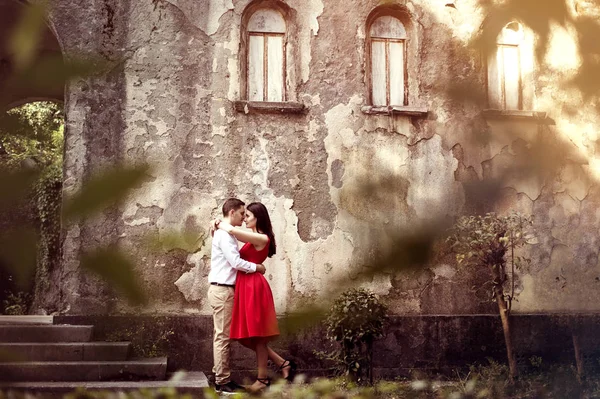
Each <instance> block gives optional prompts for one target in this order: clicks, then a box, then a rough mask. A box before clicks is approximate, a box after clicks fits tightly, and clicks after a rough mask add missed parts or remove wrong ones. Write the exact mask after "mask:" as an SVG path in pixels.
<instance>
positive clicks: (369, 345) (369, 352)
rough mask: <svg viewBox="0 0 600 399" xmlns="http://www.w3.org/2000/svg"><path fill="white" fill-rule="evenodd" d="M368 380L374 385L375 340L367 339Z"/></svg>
mask: <svg viewBox="0 0 600 399" xmlns="http://www.w3.org/2000/svg"><path fill="white" fill-rule="evenodd" d="M366 347H367V381H369V384H370V385H373V340H372V339H367V343H366Z"/></svg>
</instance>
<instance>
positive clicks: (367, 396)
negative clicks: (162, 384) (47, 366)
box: [0, 362, 600, 399]
mask: <svg viewBox="0 0 600 399" xmlns="http://www.w3.org/2000/svg"><path fill="white" fill-rule="evenodd" d="M532 371H533V372H530V373H524V375H523V377H522V378H521V379H520V380H519V381H518V382H517V383H516V384H510V383H508V368H507V367H506V366H504V365H501V364H499V363H495V362H490V364H488V365H485V366H482V365H480V366H472V367H471V368H470V371H469V372H468V373H466V374H464V375H463V374H461V373H459V372H456V378H454V379H452V380H446V381H439V380H438V381H434V380H430V379H413V380H406V381H378V382H377V383H375V384H373V385H372V386H361V385H358V384H356V383H354V382H351V381H349V380H346V379H325V378H322V379H315V380H313V381H311V382H310V383H305V382H304V381H303V376H298V377H297V379H296V383H295V384H286V383H285V381H284V380H280V381H277V382H274V383H273V384H272V385H271V387H270V388H269V389H267V390H266V391H265V392H264V393H263V394H262V395H261V397H263V398H267V399H268V398H273V399H274V398H290V399H292V398H328V399H350V398H364V399H393V398H394V399H469V398H481V399H525V398H539V399H559V398H561V399H562V398H594V397H598V394H599V393H600V390H599V389H598V387H599V386H600V384H599V383H600V380H589V381H587V383H586V384H585V385H581V384H579V383H578V382H577V379H576V375H575V373H574V370H573V368H572V367H564V366H561V367H550V368H547V369H545V370H543V371H541V370H540V369H535V370H532ZM183 376H184V373H176V374H175V377H174V379H180V378H182V377H183ZM203 393H204V397H205V398H213V399H217V398H219V395H218V394H217V393H216V392H215V391H214V390H213V388H205V389H204V392H203ZM64 397H65V398H67V399H84V398H85V399H88V398H89V399H153V398H161V399H170V398H172V399H175V398H185V399H188V398H192V397H196V395H190V394H180V393H178V392H177V391H176V389H175V388H162V389H142V390H136V391H130V392H127V393H123V392H106V391H85V390H83V389H78V390H76V391H74V392H72V393H69V394H66V395H65V396H64ZM231 397H234V398H239V399H242V398H251V397H256V396H252V395H249V394H236V395H233V396H231ZM25 398H32V399H33V398H44V395H32V394H24V393H19V392H4V393H3V392H1V391H0V399H25Z"/></svg>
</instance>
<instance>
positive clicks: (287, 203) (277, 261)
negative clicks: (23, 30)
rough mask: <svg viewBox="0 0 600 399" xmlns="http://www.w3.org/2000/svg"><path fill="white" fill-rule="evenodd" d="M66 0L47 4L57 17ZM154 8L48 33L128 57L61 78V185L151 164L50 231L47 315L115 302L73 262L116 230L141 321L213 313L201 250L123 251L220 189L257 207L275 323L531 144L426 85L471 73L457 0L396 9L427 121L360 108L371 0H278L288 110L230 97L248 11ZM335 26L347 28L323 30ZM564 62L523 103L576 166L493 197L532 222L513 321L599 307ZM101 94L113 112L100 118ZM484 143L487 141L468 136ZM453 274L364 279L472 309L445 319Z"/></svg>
mask: <svg viewBox="0 0 600 399" xmlns="http://www.w3.org/2000/svg"><path fill="white" fill-rule="evenodd" d="M73 1H74V0H73ZM73 1H71V0H57V2H58V3H60V4H58V9H59V10H60V9H62V8H66V7H71V5H72V4H74V3H73ZM106 1H107V4H112V3H111V1H110V0H106ZM130 3H131V4H130ZM157 4H158V6H156V7H154V6H153V5H152V4H151V2H147V3H142V2H136V1H131V2H129V1H128V2H122V3H119V4H118V5H117V4H116V3H115V4H114V6H115V7H117V8H116V9H118V10H121V11H123V13H122V14H119V15H118V18H117V19H116V20H115V23H114V32H116V33H110V32H109V31H106V32H104V31H103V30H102V24H103V23H104V22H105V19H106V15H105V13H104V11H102V9H100V8H95V7H92V8H91V9H90V10H88V11H89V13H92V14H93V15H96V17H94V18H92V19H91V20H90V19H86V18H83V17H82V18H81V20H82V21H84V20H85V21H89V22H90V24H91V25H92V26H88V25H89V24H86V25H85V26H81V24H78V23H76V18H77V15H75V16H72V17H69V18H71V19H61V18H66V15H68V13H64V14H65V16H61V14H59V13H57V14H56V16H55V17H54V18H55V19H56V24H57V30H58V32H59V34H60V33H61V32H69V33H65V34H64V35H63V37H62V38H61V39H62V41H63V42H64V43H65V49H66V51H67V52H71V51H73V52H75V51H74V50H76V49H94V48H96V49H100V50H101V53H102V54H106V56H107V57H117V56H118V55H119V54H120V55H124V56H125V58H126V59H125V61H124V63H123V64H122V65H121V66H116V67H115V68H114V70H113V73H112V75H111V77H108V78H106V79H107V80H106V81H105V82H102V81H101V80H100V78H98V79H97V81H93V80H91V79H88V80H78V81H75V82H74V83H73V84H72V85H70V87H69V90H68V93H67V102H66V110H67V115H68V118H67V135H66V140H65V148H66V158H65V185H64V187H65V193H66V194H68V193H71V192H73V191H74V190H76V189H77V187H79V186H80V184H81V182H82V180H83V177H84V176H86V175H87V174H88V173H90V172H92V171H93V170H95V169H96V168H97V167H98V166H99V165H105V164H109V163H111V162H114V161H115V159H121V158H123V157H125V156H126V157H127V158H128V159H130V160H132V161H151V162H152V163H153V166H154V168H153V170H152V171H151V172H150V176H149V181H148V183H147V184H145V185H143V186H142V187H140V188H137V189H136V190H134V191H133V193H131V195H130V196H129V197H128V199H127V201H126V202H125V204H124V205H123V206H122V207H121V208H120V210H119V212H117V213H116V217H115V214H111V215H108V216H102V217H100V218H99V220H97V221H90V222H89V224H87V223H88V222H86V223H82V224H81V225H74V226H73V227H71V228H69V229H68V231H67V232H66V235H65V241H64V244H63V253H64V258H63V269H64V270H63V271H62V276H63V278H62V280H61V281H63V284H64V286H63V291H65V293H66V294H67V295H66V297H65V298H66V299H65V303H64V308H65V309H66V308H70V309H71V311H72V312H77V311H84V310H82V309H85V305H86V304H87V303H92V304H94V306H97V304H98V303H100V302H102V301H103V300H104V299H106V302H107V303H108V302H110V303H112V302H111V301H112V299H111V298H112V297H110V295H109V296H107V297H106V298H105V297H104V296H103V295H106V293H105V292H104V291H103V290H102V289H101V288H97V289H96V288H94V287H95V286H94V284H96V283H93V282H90V281H91V280H87V279H83V278H81V277H80V274H78V273H79V271H78V261H77V257H78V255H79V253H80V252H81V251H82V250H84V249H85V248H87V247H89V246H91V245H94V244H96V243H98V242H102V241H103V240H106V239H113V240H118V241H119V243H120V244H121V245H123V246H124V247H126V248H129V249H131V250H132V251H133V252H134V253H135V254H138V255H139V257H138V259H140V265H139V272H140V276H142V278H143V280H144V281H145V282H146V284H147V287H150V288H151V289H153V290H156V292H158V293H159V294H157V295H158V296H159V297H158V298H156V302H155V303H154V304H153V307H152V311H156V312H173V313H177V312H185V313H189V312H192V313H194V312H195V313H203V314H208V313H210V309H209V307H208V304H207V303H206V301H205V300H204V298H205V292H206V289H207V284H206V275H207V271H208V267H209V265H208V263H209V254H210V248H208V245H210V240H205V241H203V242H200V243H198V246H197V247H194V248H178V247H176V248H168V249H167V251H166V252H164V253H160V254H150V253H142V252H143V250H141V249H139V248H138V245H139V242H140V241H139V240H141V238H142V237H143V236H144V234H146V233H148V232H155V233H156V234H158V236H159V237H166V236H167V235H168V234H169V233H170V232H172V231H188V232H197V234H201V233H202V230H204V229H205V225H206V222H207V221H208V220H209V219H210V218H211V217H215V216H217V215H218V213H219V207H220V204H221V202H222V201H223V200H224V199H225V198H227V197H228V196H230V195H238V196H240V197H242V198H243V199H244V200H246V201H247V202H250V201H253V200H261V201H262V202H264V203H265V205H266V206H267V208H268V209H269V211H270V213H271V217H272V220H273V221H274V228H275V234H276V237H277V243H278V252H277V254H276V255H275V257H274V258H273V259H271V260H269V261H268V264H267V269H268V272H267V278H268V281H269V282H270V284H271V286H272V288H273V293H274V297H275V300H276V308H277V310H278V312H280V313H281V312H285V311H288V310H290V309H293V308H294V307H295V306H296V305H297V303H299V302H300V301H299V300H305V299H311V298H312V299H315V298H319V297H325V296H327V295H328V294H329V293H330V289H333V288H339V287H332V282H335V281H338V279H347V278H352V277H353V276H355V274H356V273H357V271H358V269H357V268H358V267H360V265H361V261H362V260H363V259H364V256H365V254H367V253H368V251H369V249H371V248H372V247H371V245H372V243H373V240H374V239H376V238H377V235H376V234H377V232H378V231H377V228H379V227H380V226H382V225H383V226H388V227H389V226H394V227H398V226H402V227H404V226H411V225H412V223H414V222H416V221H422V220H428V219H433V218H434V217H441V218H452V217H454V216H456V215H457V214H459V213H460V212H462V211H463V210H464V207H465V206H466V204H465V203H466V199H465V194H464V189H463V187H462V184H463V183H464V182H467V181H477V180H482V179H485V178H489V177H493V176H498V174H499V173H500V172H501V171H502V170H503V169H505V168H507V167H508V166H510V165H511V164H512V163H513V162H514V160H515V157H516V156H517V155H518V154H519V151H521V150H522V148H521V147H519V146H522V145H523V142H528V141H532V140H534V139H535V138H536V137H537V135H539V134H540V132H539V130H538V129H537V127H536V126H535V125H532V124H531V123H521V122H519V123H516V122H513V121H509V122H497V121H487V122H486V121H484V120H483V119H482V118H481V116H480V113H479V112H480V110H479V108H478V106H477V105H476V104H466V103H465V104H460V105H455V104H454V103H453V102H452V101H451V99H449V98H448V97H447V96H445V95H444V94H440V93H439V92H436V91H435V90H433V88H434V87H437V86H440V85H441V86H444V85H448V84H449V83H451V81H450V79H455V80H457V81H460V82H465V83H468V84H483V82H484V81H485V75H484V70H485V68H484V65H482V64H481V62H480V61H478V60H477V57H476V54H473V53H472V52H470V50H469V49H468V48H467V47H466V43H467V42H468V41H469V40H471V39H472V37H473V35H474V34H475V33H476V32H477V29H478V27H479V25H480V23H481V21H482V20H483V16H481V15H480V14H479V11H480V10H478V9H477V8H476V7H474V6H473V2H472V1H465V2H461V4H460V13H459V12H458V11H457V10H455V9H451V8H449V7H443V5H441V3H431V2H427V1H412V2H408V4H407V6H408V8H409V9H410V10H411V12H412V13H413V15H414V16H416V17H417V18H418V21H417V22H418V23H417V24H415V35H416V36H417V37H415V42H416V43H417V45H418V48H419V54H418V58H416V59H415V62H417V65H418V67H417V68H416V70H417V72H416V73H417V75H418V79H419V84H418V85H415V84H414V83H413V86H410V88H411V92H412V93H413V94H415V93H416V94H418V101H419V102H420V103H422V104H426V105H427V107H428V109H429V110H430V111H431V112H430V115H429V116H428V118H427V119H419V120H415V119H412V118H409V117H403V116H388V115H377V116H366V115H364V114H363V113H362V112H361V110H360V109H361V106H363V105H365V104H366V101H367V100H366V91H365V89H364V87H365V77H364V54H363V50H364V49H363V46H364V40H363V39H364V21H363V20H362V18H363V17H366V15H368V13H369V12H370V10H371V9H372V8H374V7H375V6H376V5H378V4H379V3H377V2H375V1H372V2H361V3H360V4H357V5H356V7H355V9H353V10H352V11H353V12H348V13H347V14H345V19H344V20H343V21H338V20H336V18H335V12H333V11H332V10H333V9H339V8H340V7H347V4H345V3H343V2H341V1H337V0H327V1H325V0H311V1H300V0H290V1H288V2H286V4H288V5H289V6H290V8H291V9H292V10H293V12H294V13H295V15H294V18H295V21H296V23H297V25H298V27H297V36H298V37H296V38H295V39H294V42H293V44H294V46H296V49H297V51H296V53H295V54H294V56H295V57H296V59H297V64H298V67H297V68H298V69H297V71H296V72H297V73H298V79H297V80H298V81H297V82H296V83H295V84H294V87H292V90H294V91H297V95H298V98H299V99H301V101H303V102H304V103H305V104H306V105H308V106H309V107H308V110H307V112H306V114H302V115H277V114H276V115H252V114H248V115H245V114H240V113H236V112H235V111H234V110H233V107H232V105H231V101H234V100H238V99H239V98H238V97H239V89H240V87H239V86H240V77H239V70H240V68H239V62H240V61H239V60H238V57H239V40H240V33H239V27H240V18H241V14H242V12H243V10H244V9H245V7H246V6H247V5H248V4H249V1H246V0H244V1H231V0H214V1H206V2H194V1H189V0H188V1H185V0H179V1H176V0H169V1H159V2H158V3H157ZM119 7H120V8H119ZM128 7H129V8H128ZM73 8H74V9H77V7H73ZM73 18H75V19H73ZM338 25H339V26H343V27H344V29H345V28H348V29H346V31H347V32H352V34H350V35H348V36H344V35H341V34H340V35H339V36H334V35H337V34H339V32H336V29H337V28H338ZM67 27H68V28H67ZM102 32H104V33H102ZM567 32H568V30H567ZM109 33H110V34H109ZM561 35H563V36H561ZM555 36H556V37H557V38H558V39H557V40H558V42H557V43H556V44H553V46H559V47H560V46H562V45H561V44H560V43H563V42H564V32H557V33H556V34H555ZM419 46H420V47H419ZM554 48H555V47H552V46H551V49H554ZM440 49H444V51H439V50H440ZM100 50H99V51H100ZM446 50H447V51H446ZM552 51H554V50H552ZM411 62H412V61H411ZM575 64H576V60H573V61H572V62H571V63H570V64H569V65H562V64H560V65H559V64H556V65H555V68H560V71H554V72H553V71H550V72H546V73H548V74H549V75H543V74H540V76H538V77H537V78H538V81H539V82H540V83H539V86H540V87H536V88H535V98H534V101H535V104H536V107H538V108H539V109H540V110H545V111H547V112H550V113H551V114H552V117H553V119H554V120H556V127H555V128H553V131H552V133H553V134H555V136H556V140H563V141H564V143H565V144H564V145H565V146H567V145H569V146H574V147H576V148H577V149H578V150H579V151H580V153H582V154H584V155H585V156H589V157H590V162H589V165H582V164H581V163H577V162H573V163H571V164H568V165H566V166H564V167H563V168H561V170H560V171H559V174H558V176H557V177H556V179H554V180H553V181H550V182H549V181H546V182H542V181H537V180H535V179H533V178H530V179H523V178H522V177H519V176H513V177H512V178H511V180H509V181H508V184H507V187H506V188H505V189H504V190H503V197H502V200H501V201H500V203H499V204H498V209H500V210H504V211H508V210H513V209H518V210H521V211H523V212H524V213H534V214H535V215H536V222H535V223H536V227H537V228H538V229H540V233H539V234H538V237H537V243H536V244H535V245H534V247H533V249H532V251H531V256H532V258H533V259H534V260H535V264H534V265H532V268H531V270H530V271H529V273H528V274H525V275H524V276H522V279H521V282H522V286H523V289H522V292H521V294H520V298H519V302H518V303H516V304H515V309H516V310H520V311H554V310H556V311H560V310H564V309H566V308H571V309H581V310H586V311H587V310H597V305H596V303H598V301H597V296H596V295H595V294H594V292H597V285H598V283H597V281H598V280H597V277H598V276H599V275H600V265H599V261H598V250H597V248H598V239H597V232H598V228H599V227H600V211H598V208H599V207H598V204H599V203H600V195H599V194H598V193H597V185H598V181H597V178H598V177H597V175H595V173H598V174H600V172H598V170H600V168H598V169H595V168H594V165H595V163H594V157H597V156H598V154H596V147H597V145H596V140H597V138H598V133H597V131H596V130H597V129H595V128H594V126H597V124H598V121H597V118H596V117H594V116H593V112H592V109H591V108H590V107H591V106H590V105H583V106H581V107H571V108H569V107H567V106H566V105H565V104H566V100H568V99H570V98H575V99H576V98H577V97H576V96H572V94H573V93H571V92H570V91H569V90H564V91H560V90H558V89H557V87H556V86H553V85H552V84H551V82H552V81H553V79H554V78H556V76H559V75H560V77H561V78H565V79H567V78H569V77H570V75H569V73H570V72H569V71H570V70H571V69H572V66H573V65H575ZM296 72H294V71H292V72H291V73H296ZM553 73H556V74H558V75H556V74H555V75H553ZM120 85H122V86H120ZM413 87H416V89H415V90H413ZM416 94H415V95H416ZM107 99H110V100H111V103H110V104H109V105H110V107H111V108H110V112H98V111H102V110H101V109H100V108H98V104H99V103H100V102H101V101H104V102H106V101H107ZM557 102H558V103H559V104H562V105H559V106H555V103H557ZM109 114H110V115H109ZM111 118H112V119H111ZM119 118H120V120H119ZM108 122H111V123H108ZM105 129H109V131H108V132H109V133H110V136H108V137H110V139H111V140H113V141H111V140H108V137H107V136H106V134H108V133H106V132H104V130H105ZM484 131H485V132H484ZM515 131H518V133H519V134H518V135H517V136H515V134H514V132H515ZM485 133H487V134H488V136H489V137H490V138H492V140H491V141H487V142H486V141H485V140H481V139H482V137H481V136H483V135H484V134H485ZM103 134H104V135H103ZM478 135H479V136H478ZM96 136H99V137H96ZM474 137H475V138H478V139H479V141H475V140H473V139H474ZM364 182H371V183H384V184H386V186H384V187H385V188H386V189H387V190H378V191H375V192H370V193H364V192H361V184H363V183H364ZM96 227H99V228H98V231H97V232H95V231H94V230H95V228H96ZM384 239H385V238H384ZM557 278H558V280H557ZM468 282H469V280H468V278H466V277H465V276H464V275H463V273H462V272H456V271H453V269H452V268H451V267H450V266H449V265H448V264H446V263H441V264H438V265H433V266H432V268H431V269H428V270H425V271H423V272H422V273H421V274H419V275H415V276H405V275H400V276H398V275H387V274H382V275H379V276H377V277H376V278H375V279H373V280H372V281H369V282H366V283H365V286H366V287H369V288H371V289H373V290H375V291H376V292H377V293H379V294H381V295H383V296H384V297H385V298H386V300H387V301H388V302H389V303H390V304H391V305H392V309H393V311H394V312H397V313H419V312H421V313H428V312H429V313H443V312H450V311H458V310H460V309H462V310H463V311H464V312H473V313H477V312H478V311H480V308H477V306H476V305H474V304H470V302H469V301H470V298H469V297H467V295H462V296H461V295H459V296H460V297H457V298H456V302H455V305H453V306H456V307H455V308H452V307H451V306H450V305H449V306H448V308H447V309H446V308H444V304H443V302H448V301H446V300H445V299H444V298H454V297H456V295H457V292H463V291H464V288H465V287H466V286H467V284H468ZM95 296H97V298H95ZM578 300H579V301H580V302H578ZM94 301H95V302H94ZM437 302H440V303H437ZM471 302H472V301H471ZM111 306H112V305H111ZM119 306H121V305H118V307H117V308H116V309H118V310H119V311H123V312H127V311H129V310H128V308H127V307H126V306H121V307H119ZM95 309H99V308H94V310H95ZM111 309H115V308H111V307H110V306H109V307H108V308H107V309H104V311H111ZM453 309H454V310H453ZM465 309H466V310H465ZM100 311H102V310H101V309H100Z"/></svg>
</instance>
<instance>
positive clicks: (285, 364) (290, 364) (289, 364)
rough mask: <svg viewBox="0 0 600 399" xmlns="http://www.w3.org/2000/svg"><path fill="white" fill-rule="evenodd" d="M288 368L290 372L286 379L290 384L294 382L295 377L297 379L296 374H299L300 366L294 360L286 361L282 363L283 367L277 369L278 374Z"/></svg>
mask: <svg viewBox="0 0 600 399" xmlns="http://www.w3.org/2000/svg"><path fill="white" fill-rule="evenodd" d="M286 367H289V368H290V370H289V372H288V375H287V377H285V379H286V380H288V381H289V382H294V377H296V373H297V372H298V365H297V364H296V362H294V361H293V360H284V362H283V363H281V366H279V368H278V369H277V372H282V371H283V369H284V368H286Z"/></svg>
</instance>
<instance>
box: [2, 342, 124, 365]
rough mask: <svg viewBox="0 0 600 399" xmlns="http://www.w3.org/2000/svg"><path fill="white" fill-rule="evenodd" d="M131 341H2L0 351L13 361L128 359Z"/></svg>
mask: <svg viewBox="0 0 600 399" xmlns="http://www.w3.org/2000/svg"><path fill="white" fill-rule="evenodd" d="M130 346H131V345H130V344H129V342H58V343H56V342H36V343H30V342H13V343H0V353H2V354H3V356H4V358H7V359H8V360H10V361H13V362H22V361H29V362H36V361H37V362H47V361H63V362H66V361H94V360H96V361H98V360H105V361H109V360H112V361H118V360H127V356H128V354H129V347H130Z"/></svg>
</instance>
